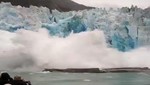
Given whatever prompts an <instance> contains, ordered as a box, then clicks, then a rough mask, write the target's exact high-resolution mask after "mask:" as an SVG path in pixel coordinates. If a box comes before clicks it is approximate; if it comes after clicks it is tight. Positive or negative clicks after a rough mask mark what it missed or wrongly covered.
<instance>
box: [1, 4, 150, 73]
mask: <svg viewBox="0 0 150 85" xmlns="http://www.w3.org/2000/svg"><path fill="white" fill-rule="evenodd" d="M148 9H149V8H147V9H141V8H138V7H137V6H132V7H123V8H118V9H105V8H96V9H88V10H82V11H69V12H59V11H57V10H52V11H51V12H50V10H49V9H48V8H46V7H36V6H30V7H29V8H26V7H21V6H12V5H11V4H10V3H1V4H0V34H1V36H0V40H1V42H0V58H2V59H3V60H0V68H1V69H14V70H29V69H31V70H37V69H43V68H45V67H47V68H49V67H51V68H54V67H55V68H70V67H71V68H78V67H89V68H90V67H91V68H93V67H96V68H104V67H105V68H107V67H128V66H131V67H132V66H133V67H137V66H138V67H140V66H141V67H143V66H144V67H150V63H149V61H148V59H149V51H148V50H149V49H150V48H149V43H150V37H149V36H150V35H149V32H150V31H149V28H150V17H149V12H148V11H147V10H148ZM139 52H140V53H139ZM135 55H136V56H135ZM9 58H11V60H9ZM64 59H65V60H64ZM89 61H90V62H89ZM27 68H28V69H27Z"/></svg>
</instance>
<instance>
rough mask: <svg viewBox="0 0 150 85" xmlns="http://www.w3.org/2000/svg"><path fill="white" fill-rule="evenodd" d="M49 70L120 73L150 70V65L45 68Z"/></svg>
mask: <svg viewBox="0 0 150 85" xmlns="http://www.w3.org/2000/svg"><path fill="white" fill-rule="evenodd" d="M43 71H49V72H68V73H120V72H122V73H123V72H150V69H149V68H148V67H124V68H106V69H99V68H67V69H44V70H43Z"/></svg>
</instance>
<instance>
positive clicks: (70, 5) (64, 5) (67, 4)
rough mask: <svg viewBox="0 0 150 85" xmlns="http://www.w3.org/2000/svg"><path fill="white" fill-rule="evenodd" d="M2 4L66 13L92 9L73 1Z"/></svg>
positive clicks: (21, 0)
mask: <svg viewBox="0 0 150 85" xmlns="http://www.w3.org/2000/svg"><path fill="white" fill-rule="evenodd" d="M0 2H11V4H12V5H21V6H24V7H29V6H30V5H33V6H38V7H40V6H43V7H47V8H49V9H50V10H52V9H57V10H59V11H64V12H65V11H72V10H76V11H77V10H83V9H91V8H92V7H86V6H84V5H81V4H77V3H75V2H73V1H71V0H0Z"/></svg>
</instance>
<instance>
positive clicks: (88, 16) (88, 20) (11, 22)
mask: <svg viewBox="0 0 150 85" xmlns="http://www.w3.org/2000/svg"><path fill="white" fill-rule="evenodd" d="M146 11H147V10H146ZM19 29H26V30H33V31H36V30H37V29H47V30H48V31H49V34H50V35H53V36H59V37H67V36H68V35H69V34H70V33H80V32H84V31H92V30H95V29H99V30H103V31H104V33H105V38H106V40H107V41H106V42H107V43H108V46H109V47H113V48H117V49H118V50H120V51H129V50H131V49H134V48H137V47H140V46H146V45H149V43H150V18H149V17H147V16H145V12H144V11H143V10H142V9H139V8H137V7H131V8H122V9H115V10H114V9H109V10H106V9H91V10H83V11H70V12H59V11H57V10H53V11H52V13H50V12H49V9H48V8H44V7H40V8H38V7H35V6H31V7H29V8H24V7H20V6H12V5H11V4H9V3H1V4H0V30H6V31H10V32H15V31H16V30H19Z"/></svg>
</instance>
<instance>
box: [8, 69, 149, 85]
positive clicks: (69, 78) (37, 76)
mask: <svg viewBox="0 0 150 85" xmlns="http://www.w3.org/2000/svg"><path fill="white" fill-rule="evenodd" d="M10 75H11V76H12V77H13V76H15V75H21V76H22V78H24V80H30V81H31V83H32V85H150V73H57V72H56V73H55V72H54V73H49V72H37V73H35V72H34V73H30V72H17V73H16V72H11V73H10Z"/></svg>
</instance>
